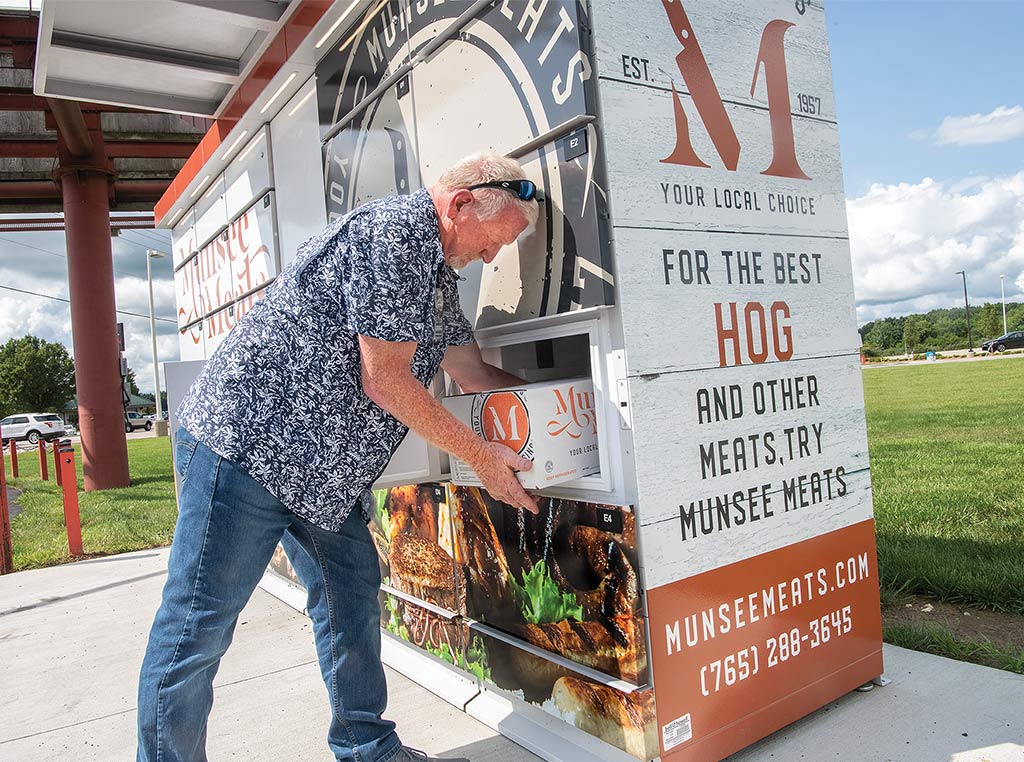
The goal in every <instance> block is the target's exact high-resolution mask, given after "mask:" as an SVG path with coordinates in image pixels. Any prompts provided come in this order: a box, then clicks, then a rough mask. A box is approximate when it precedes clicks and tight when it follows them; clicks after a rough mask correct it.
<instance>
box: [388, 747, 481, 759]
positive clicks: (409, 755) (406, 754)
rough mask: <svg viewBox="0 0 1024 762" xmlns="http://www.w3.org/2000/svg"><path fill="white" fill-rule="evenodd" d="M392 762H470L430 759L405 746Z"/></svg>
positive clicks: (417, 750) (424, 754) (420, 752)
mask: <svg viewBox="0 0 1024 762" xmlns="http://www.w3.org/2000/svg"><path fill="white" fill-rule="evenodd" d="M390 762H469V759H468V758H466V757H428V756H427V753H426V752H423V751H420V750H419V749H410V748H409V747H408V746H403V747H402V748H401V749H399V750H398V754H396V755H395V756H393V757H392V758H391V760H390Z"/></svg>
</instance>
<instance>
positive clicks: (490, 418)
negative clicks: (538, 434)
mask: <svg viewBox="0 0 1024 762" xmlns="http://www.w3.org/2000/svg"><path fill="white" fill-rule="evenodd" d="M473 420H474V422H476V423H477V424H478V426H479V430H478V431H477V434H479V435H480V436H482V437H483V438H484V439H486V440H487V441H488V442H501V444H503V445H505V446H506V447H509V448H511V449H513V450H515V451H516V452H517V453H519V454H520V455H523V454H524V452H525V451H526V450H527V446H528V445H529V443H530V415H529V413H528V412H527V410H526V405H525V404H523V400H522V398H521V397H520V396H519V395H518V394H516V393H515V392H493V393H491V394H488V395H487V396H486V397H484V398H483V402H482V404H481V405H480V408H479V410H478V411H476V414H475V415H474V416H473Z"/></svg>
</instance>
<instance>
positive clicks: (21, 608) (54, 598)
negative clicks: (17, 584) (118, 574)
mask: <svg viewBox="0 0 1024 762" xmlns="http://www.w3.org/2000/svg"><path fill="white" fill-rule="evenodd" d="M163 574H167V571H166V570H161V571H156V572H150V573H149V574H141V575H139V576H138V577H129V578H128V579H122V580H119V581H117V582H111V583H110V584H108V585H100V586H98V587H91V588H89V589H88V590H81V591H79V592H77V593H69V594H68V595H56V596H52V597H50V598H43V599H42V600H41V601H37V602H36V603H30V604H28V605H26V606H18V607H17V608H13V609H7V610H6V611H0V617H5V616H9V615H10V614H20V613H21V612H23V611H31V610H32V609H38V608H42V607H43V606H51V605H53V604H54V603H60V602H62V601H69V600H72V599H74V598H81V597H82V596H85V595H92V594H93V593H100V592H103V591H104V590H110V589H111V588H115V587H121V586H123V585H130V584H132V583H133V582H139V581H141V580H144V579H149V578H150V577H159V576H161V575H163Z"/></svg>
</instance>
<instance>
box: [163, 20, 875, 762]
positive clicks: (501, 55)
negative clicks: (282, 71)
mask: <svg viewBox="0 0 1024 762" xmlns="http://www.w3.org/2000/svg"><path fill="white" fill-rule="evenodd" d="M341 4H344V5H352V8H353V11H352V12H351V13H350V15H349V16H348V23H347V25H346V27H347V28H346V29H345V30H344V31H343V32H339V33H338V36H337V43H336V44H333V45H329V46H325V47H324V49H323V51H322V52H320V53H318V55H319V57H318V58H317V60H316V62H315V76H313V77H311V78H310V79H309V81H308V82H307V83H306V84H305V85H303V87H302V88H301V89H300V91H299V92H298V93H296V94H295V95H294V97H293V98H292V100H291V102H290V103H289V104H288V105H286V106H285V107H284V108H283V109H282V111H281V112H280V115H279V116H278V117H276V118H275V119H274V121H272V122H271V123H270V125H269V127H267V128H266V132H265V134H264V133H261V134H260V135H259V136H257V137H256V138H254V140H262V141H265V143H264V146H265V147H268V148H267V150H270V154H269V155H267V156H266V157H263V158H260V159H258V161H260V162H266V166H267V168H268V170H267V173H266V176H265V177H264V175H262V174H261V175H259V178H261V179H260V180H259V182H256V181H253V182H252V183H250V185H249V186H247V187H250V188H251V190H252V191H253V193H251V194H249V195H251V196H253V197H254V198H257V200H256V203H255V205H253V204H252V199H251V198H250V199H246V200H245V202H244V203H243V202H241V201H239V202H237V203H236V205H235V206H234V207H233V208H232V209H233V211H228V206H230V203H229V202H230V199H231V188H232V187H233V186H232V184H231V178H230V177H228V174H229V173H225V178H224V179H223V183H222V184H223V187H221V186H213V185H211V188H216V189H214V190H211V191H209V193H208V194H207V196H208V197H209V198H207V197H206V196H204V197H203V199H201V203H197V204H196V205H195V207H194V209H192V210H190V211H189V213H188V214H187V215H185V216H183V217H182V218H181V221H180V223H179V225H178V227H176V228H175V240H176V246H177V242H178V241H181V242H184V244H183V245H184V246H185V248H186V249H188V248H189V247H192V248H199V249H201V248H202V246H211V245H213V246H215V249H214V250H215V251H217V250H219V249H216V244H217V241H220V245H221V247H222V248H223V247H230V246H234V247H235V248H236V249H238V250H239V251H241V250H242V249H241V248H240V247H241V245H242V243H243V242H247V241H249V240H250V236H245V235H240V234H241V233H242V232H244V231H258V232H259V235H260V236H261V238H260V241H261V242H262V243H263V245H265V247H266V251H265V252H263V253H262V254H257V253H256V252H257V249H258V247H257V249H252V248H246V249H245V251H246V252H247V254H246V256H247V257H248V259H247V260H246V261H247V262H248V263H249V265H248V269H247V270H246V272H247V273H248V274H249V275H250V276H251V281H250V283H249V285H248V286H246V287H242V286H241V285H239V283H238V281H239V278H238V276H237V275H236V276H230V274H224V271H223V268H224V267H225V265H223V259H218V258H217V257H215V256H211V257H210V258H209V262H204V261H203V260H202V259H201V258H199V255H196V254H194V255H192V256H193V258H195V259H196V260H197V264H194V265H191V266H192V267H193V268H195V270H194V271H193V274H192V275H189V272H188V271H187V269H188V267H189V264H188V263H189V262H191V261H193V260H192V259H188V258H187V256H186V257H183V258H182V259H181V260H180V261H179V260H176V262H178V266H179V272H182V277H181V285H180V289H179V290H180V293H179V307H180V308H181V307H182V305H185V309H184V314H182V311H181V309H179V314H181V327H182V331H183V333H182V335H183V342H184V341H190V342H192V344H191V345H189V346H190V349H191V350H192V351H193V352H198V351H205V350H196V349H195V347H198V346H200V345H201V344H203V345H204V346H205V347H206V348H209V347H210V346H211V345H215V344H216V342H217V341H218V337H219V335H220V334H219V333H217V331H218V330H219V329H218V327H217V326H219V325H222V323H218V322H216V320H215V318H216V317H217V316H218V315H219V314H220V312H222V311H225V310H228V309H231V310H232V313H231V314H230V315H227V318H226V321H229V320H233V319H235V318H234V315H235V314H237V313H238V312H244V309H245V308H246V305H247V304H249V303H251V300H252V299H254V298H258V296H259V294H260V293H261V289H262V288H263V287H265V285H266V284H267V283H269V282H271V281H272V280H273V277H274V276H275V275H276V273H277V272H278V268H280V267H282V266H286V265H287V262H288V260H289V259H290V257H291V256H293V254H294V246H295V243H296V242H297V241H298V240H300V234H301V233H305V234H307V235H311V234H312V233H313V232H315V231H316V229H317V228H318V227H319V226H320V225H322V224H323V222H326V221H329V220H332V219H336V218H338V217H339V216H342V215H344V214H346V213H347V212H348V211H350V210H351V209H353V208H355V207H356V206H358V205H360V204H362V203H364V202H366V201H368V200H371V199H374V198H378V197H381V196H385V195H390V194H404V193H409V192H411V191H414V190H416V189H418V188H422V187H428V186H430V185H431V184H432V183H433V182H435V181H436V180H437V178H438V177H439V175H440V174H441V173H442V172H443V171H444V170H445V169H446V168H447V167H448V166H449V165H450V164H452V163H454V161H456V160H457V159H459V158H461V157H462V156H464V155H466V154H468V153H472V152H475V151H480V150H491V151H497V152H499V153H502V154H506V155H509V156H513V157H515V158H517V159H518V160H519V161H520V162H521V164H522V166H523V169H524V172H525V173H526V175H527V176H528V177H529V178H530V179H532V180H534V181H535V182H536V183H537V185H538V186H539V187H540V188H541V189H542V190H543V191H544V196H545V200H544V201H543V203H542V205H541V209H540V219H539V221H538V224H537V225H536V227H535V228H534V229H532V230H531V231H530V232H529V233H528V234H526V235H524V236H523V237H522V238H521V239H520V240H519V241H518V242H517V244H515V245H514V246H511V247H508V248H507V249H506V250H504V251H502V252H501V253H500V254H499V256H498V258H497V259H496V260H495V261H494V262H493V263H492V264H490V265H482V264H480V263H478V264H476V265H475V266H472V267H470V268H467V270H465V271H463V272H461V273H460V274H461V276H462V281H461V282H460V284H459V288H460V298H461V300H462V306H463V309H464V311H465V313H466V314H467V316H468V317H469V318H470V319H471V321H472V322H473V324H474V328H475V335H476V339H477V342H478V343H479V345H480V346H481V348H482V350H483V352H484V356H485V358H486V359H487V360H488V361H489V362H492V363H494V364H496V365H499V366H501V367H503V368H504V369H506V370H508V371H509V372H511V373H513V374H516V375H517V376H519V377H520V378H522V379H524V381H526V382H540V381H550V380H557V379H570V378H580V377H583V378H589V379H591V380H592V382H593V390H594V393H593V397H592V399H591V400H590V402H589V403H588V404H592V406H593V409H592V410H591V411H588V413H591V414H592V415H593V416H595V417H596V419H597V429H598V448H599V455H600V472H599V473H596V474H592V475H589V476H586V477H584V478H581V479H578V480H576V481H573V482H568V483H564V484H560V485H558V486H556V487H552V488H549V489H545V490H543V492H542V496H541V499H540V505H541V511H540V513H539V515H537V516H534V515H531V514H529V513H525V512H524V511H522V510H518V509H515V508H512V507H510V506H508V505H504V504H501V503H498V502H495V501H494V500H492V499H491V498H490V497H489V496H488V495H487V494H486V493H485V492H482V491H481V490H480V489H477V488H472V487H461V486H453V485H452V484H451V483H450V481H449V478H450V470H449V463H448V458H447V456H446V455H445V454H444V453H440V452H437V451H436V450H433V449H432V448H431V447H429V446H427V445H426V444H425V443H424V442H423V441H422V440H420V439H418V438H417V437H416V436H415V435H413V434H410V435H409V437H408V438H407V439H406V441H405V442H404V443H403V445H402V447H401V449H400V450H399V451H398V452H397V453H396V455H395V457H394V458H393V460H392V463H391V466H390V467H389V469H388V471H386V472H385V474H384V475H383V476H382V477H381V480H380V481H379V482H378V484H377V485H375V486H376V490H375V492H374V510H373V511H372V513H373V521H372V524H371V533H372V535H373V538H374V542H375V544H376V546H377V550H378V555H379V559H380V564H381V571H382V576H383V579H384V584H383V585H382V588H381V626H382V628H383V629H384V630H385V631H386V632H387V633H388V634H389V635H390V636H391V637H390V638H389V639H388V641H387V642H388V644H387V649H386V650H387V651H388V653H390V654H396V653H400V654H405V655H406V656H408V655H409V654H413V653H416V654H420V655H421V656H422V660H420V661H417V660H416V659H411V658H410V659H407V658H405V657H404V656H403V657H401V658H400V659H399V660H400V661H401V662H402V664H403V665H404V670H405V671H406V673H407V674H409V675H410V676H412V677H413V678H414V679H420V680H421V681H422V682H424V683H428V684H429V685H430V687H432V688H433V689H435V690H437V691H438V692H440V693H443V692H444V690H443V689H442V688H439V687H438V685H439V681H438V679H437V677H436V675H437V674H438V672H437V668H438V665H444V668H443V672H444V673H445V674H448V675H450V676H451V678H452V679H453V680H456V681H461V683H460V684H461V685H463V686H469V688H468V693H465V692H463V693H460V694H459V695H460V696H461V699H460V701H461V703H463V704H465V703H466V702H467V701H468V709H467V710H468V711H472V708H473V707H474V705H481V704H480V702H484V703H486V702H487V701H491V700H495V701H496V700H499V699H500V701H502V702H505V703H504V704H503V706H506V707H508V708H509V709H508V711H510V712H512V713H513V714H516V715H518V714H522V716H524V717H530V718H534V719H533V720H530V722H533V723H534V725H535V726H536V727H537V728H540V727H541V725H542V724H543V723H540V722H539V721H536V718H537V717H540V716H541V715H543V717H544V718H547V719H548V720H551V721H553V722H556V723H564V725H562V726H561V727H562V728H563V729H564V731H565V732H564V733H562V734H561V735H562V736H564V738H563V740H564V739H569V740H570V742H572V743H578V745H579V748H580V749H584V748H585V749H587V753H590V754H592V755H596V756H599V757H600V756H603V757H605V758H614V757H615V755H619V756H620V757H622V758H628V757H632V758H636V759H642V760H646V759H654V758H658V757H660V758H662V759H665V760H690V759H692V760H706V759H718V758H721V757H723V756H726V755H728V754H730V753H732V752H734V751H737V750H739V749H741V748H743V747H745V746H747V745H749V744H751V743H753V742H754V741H756V740H758V739H760V738H763V737H764V736H766V735H768V734H769V733H771V732H773V731H775V730H777V729H779V728H782V727H784V726H785V725H787V724H789V723H790V722H793V721H794V720H796V719H798V718H800V717H802V716H804V715H806V714H808V713H810V712H812V711H813V710H815V709H817V708H819V707H820V706H822V705H824V704H825V703H827V702H829V701H831V700H833V699H835V698H837V697H839V696H840V695H842V694H844V693H846V692H848V691H851V690H853V689H855V688H856V687H858V686H860V685H862V684H864V683H867V682H869V681H871V680H872V679H873V678H876V677H878V676H879V675H880V674H881V673H882V647H881V621H880V613H879V588H878V578H877V563H876V556H875V540H874V524H873V514H872V500H871V481H870V474H869V467H868V449H867V437H866V427H865V419H864V406H863V393H862V388H861V376H860V369H859V362H858V351H859V345H860V340H859V336H858V334H857V330H856V320H855V313H854V298H853V281H852V273H851V261H850V251H849V243H848V237H847V236H848V234H847V222H846V213H845V200H844V195H843V182H842V171H841V167H840V159H839V139H838V126H837V122H836V109H835V101H834V97H833V88H832V76H831V69H830V62H829V54H828V44H827V34H826V23H825V19H826V16H825V10H824V8H823V7H822V3H821V2H819V1H818V0H798V1H797V2H793V1H792V0H760V1H758V2H747V1H745V0H716V1H715V2H712V1H711V0H635V1H633V2H617V1H615V2H613V1H612V0H590V2H589V3H587V2H585V1H584V0H530V1H529V2H527V1H526V0H496V1H495V2H488V1H486V0H485V1H482V2H474V3H470V2H444V3H440V2H434V1H429V2H428V1H427V0H378V1H377V2H358V3H354V4H349V3H341ZM286 115H287V116H286ZM260 150H262V149H260V148H259V146H256V147H255V148H254V149H253V153H251V154H248V157H247V160H248V161H250V162H251V161H257V159H253V158H252V157H254V156H257V157H258V156H259V151H260ZM285 155H287V156H288V157H289V158H288V160H283V159H282V157H284V156H285ZM311 164H312V165H314V166H316V167H318V168H322V176H320V175H317V177H316V178H315V180H311V179H310V166H311ZM259 166H260V167H262V166H263V165H262V164H260V165H259ZM252 171H253V170H250V172H252ZM236 174H237V173H236ZM321 180H322V185H321V184H320V183H321ZM256 185H259V187H258V188H256V187H255V186H256ZM314 197H315V198H317V199H319V200H320V202H321V203H322V207H317V208H316V209H315V213H311V212H310V211H309V210H310V208H311V204H310V202H309V200H310V199H311V198H314ZM264 198H265V199H267V201H266V202H265V207H261V206H260V204H263V203H264V201H263V199H264ZM299 199H302V200H301V201H300V200H299ZM218 205H219V206H218ZM247 205H248V206H247ZM286 206H287V208H288V210H289V211H288V212H287V213H285V212H284V209H285V207H286ZM312 206H314V207H315V206H316V205H315V204H314V205H312ZM243 208H244V209H248V211H245V212H244V216H242V217H239V216H237V215H238V214H241V213H242V212H243ZM210 209H215V210H219V211H215V212H211V211H210ZM264 209H266V210H269V211H265V210H264ZM321 209H322V213H321ZM214 213H215V214H220V215H221V217H220V218H218V219H221V218H222V219H223V222H222V223H221V224H219V225H213V224H212V223H211V222H210V219H211V218H210V215H211V214H214ZM239 220H248V222H240V221H239ZM297 220H303V222H302V224H298V223H297V222H296V221H297ZM182 226H184V227H182ZM179 229H180V230H179ZM264 231H266V232H264ZM190 236H191V237H190ZM218 236H219V238H218ZM286 236H287V237H288V241H287V242H286V241H285V238H286ZM278 243H280V247H278ZM246 245H247V246H248V243H246ZM249 252H251V253H249ZM261 257H262V258H261ZM218 267H221V270H218V269H217V268H218ZM218 273H220V275H218ZM221 276H223V278H226V279H227V280H225V281H224V282H228V281H231V278H232V277H233V278H234V280H233V281H231V282H232V283H234V286H233V287H232V288H231V289H228V291H229V297H225V296H223V295H218V292H217V291H216V290H212V291H211V290H210V284H211V283H215V282H216V278H217V277H221ZM223 278H222V279H223ZM247 300H248V301H247ZM225 314H226V313H225ZM226 321H224V322H223V325H227V322H226ZM197 326H198V327H199V329H201V330H197ZM204 342H205V344H204ZM183 356H185V354H184V353H183ZM199 356H208V351H207V353H206V355H199ZM434 391H435V392H436V393H437V394H438V395H439V396H440V395H444V394H450V393H456V392H457V389H455V388H454V386H453V385H452V384H451V383H450V382H447V381H446V380H445V379H443V378H440V379H438V381H437V383H436V384H435V388H434ZM268 574H269V575H270V577H269V578H270V579H278V578H288V577H289V576H291V571H290V568H289V565H288V561H287V559H286V558H285V557H284V555H283V553H282V554H279V555H278V556H277V557H275V561H274V563H273V564H272V567H271V571H270V572H268ZM278 584H279V583H278ZM276 589H279V588H276ZM396 649H398V650H397V651H396ZM396 658H398V657H396ZM417 665H419V666H417ZM530 722H527V723H526V724H525V725H523V724H520V725H515V723H503V724H502V727H503V729H505V730H506V731H507V730H508V728H509V727H512V726H515V727H517V728H519V730H517V731H516V738H517V740H520V741H521V742H524V743H526V744H527V745H529V746H530V748H532V749H533V750H535V751H536V752H537V753H538V754H540V755H542V756H546V757H548V758H552V759H555V758H582V754H583V752H582V751H581V752H580V755H581V756H579V757H573V755H572V753H570V752H566V751H565V750H564V749H563V748H561V747H559V750H554V746H552V745H550V744H554V743H555V742H554V741H552V740H551V739H552V738H553V737H554V736H557V735H559V734H558V733H557V732H556V733H554V734H551V733H550V732H548V734H547V735H544V733H542V732H541V731H540V730H538V731H537V735H535V736H534V737H533V740H531V738H530V731H529V730H528V729H527V730H523V729H522V728H524V727H526V728H528V727H530ZM556 727H558V726H557V725H556ZM549 730H550V728H549ZM545 739H546V740H545ZM574 739H575V740H574ZM586 739H591V740H586ZM559 743H561V741H560V742H559ZM588 744H589V745H588Z"/></svg>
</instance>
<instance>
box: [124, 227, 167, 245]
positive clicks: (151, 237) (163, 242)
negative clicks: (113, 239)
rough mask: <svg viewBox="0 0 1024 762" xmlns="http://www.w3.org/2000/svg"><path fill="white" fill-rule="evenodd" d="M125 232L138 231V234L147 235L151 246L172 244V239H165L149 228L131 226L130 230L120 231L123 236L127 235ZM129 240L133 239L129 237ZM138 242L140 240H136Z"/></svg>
mask: <svg viewBox="0 0 1024 762" xmlns="http://www.w3.org/2000/svg"><path fill="white" fill-rule="evenodd" d="M125 233H137V234H138V235H144V236H146V238H147V239H148V241H147V243H148V245H150V246H154V245H160V246H168V245H169V244H170V241H168V240H166V239H163V238H160V236H158V235H155V234H152V233H150V232H149V231H148V230H145V229H139V228H129V229H128V230H122V231H121V232H120V235H121V237H122V238H123V237H124V236H125ZM128 240H131V239H130V238H129V239H128ZM149 241H152V243H149ZM136 243H139V242H138V241H136Z"/></svg>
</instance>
